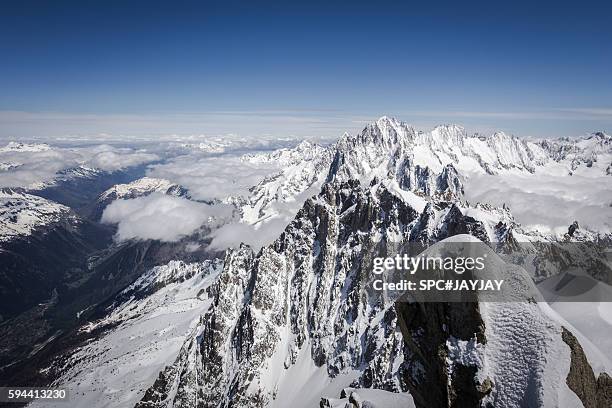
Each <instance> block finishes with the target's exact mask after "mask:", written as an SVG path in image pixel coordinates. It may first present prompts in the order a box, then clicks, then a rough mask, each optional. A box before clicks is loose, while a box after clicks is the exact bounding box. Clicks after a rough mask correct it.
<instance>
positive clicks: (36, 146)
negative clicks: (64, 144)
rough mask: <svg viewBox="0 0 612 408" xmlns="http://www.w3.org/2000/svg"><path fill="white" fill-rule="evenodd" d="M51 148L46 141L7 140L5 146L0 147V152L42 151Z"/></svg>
mask: <svg viewBox="0 0 612 408" xmlns="http://www.w3.org/2000/svg"><path fill="white" fill-rule="evenodd" d="M47 150H51V146H49V145H48V144H46V143H21V142H9V143H8V144H7V145H6V146H2V147H0V153H4V152H44V151H47Z"/></svg>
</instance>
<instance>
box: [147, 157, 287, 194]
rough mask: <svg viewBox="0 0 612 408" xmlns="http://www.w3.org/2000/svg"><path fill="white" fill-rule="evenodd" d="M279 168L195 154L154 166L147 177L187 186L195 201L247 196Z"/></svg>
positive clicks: (235, 158)
mask: <svg viewBox="0 0 612 408" xmlns="http://www.w3.org/2000/svg"><path fill="white" fill-rule="evenodd" d="M277 168H278V167H277V166H275V165H273V164H254V163H248V162H244V161H242V160H240V156H239V155H223V156H219V157H211V156H210V155H205V154H196V153H194V154H190V155H183V156H180V157H177V158H174V159H171V160H169V161H168V162H167V163H164V164H160V165H155V166H152V167H151V170H150V171H149V173H148V175H149V176H150V177H156V178H164V179H167V180H170V181H172V182H174V183H177V184H180V185H182V186H184V187H186V188H187V189H189V193H190V194H191V196H192V197H193V198H195V199H199V200H212V199H223V198H226V197H228V196H239V195H242V196H245V195H248V189H249V188H250V187H252V186H254V185H256V184H257V183H259V181H261V180H262V179H263V178H264V177H265V176H266V175H268V174H271V173H272V172H273V171H274V170H276V169H277Z"/></svg>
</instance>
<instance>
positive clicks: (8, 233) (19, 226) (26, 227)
mask: <svg viewBox="0 0 612 408" xmlns="http://www.w3.org/2000/svg"><path fill="white" fill-rule="evenodd" d="M69 212H70V208H68V207H66V206H64V205H61V204H58V203H56V202H53V201H50V200H47V199H44V198H42V197H38V196H35V195H32V194H28V193H26V192H25V191H23V190H21V189H10V188H4V189H0V242H3V241H9V240H11V239H13V238H15V237H18V236H28V235H31V234H32V232H33V231H34V230H35V229H37V228H40V227H43V226H45V225H49V224H52V223H55V222H58V221H59V220H60V219H61V218H62V217H63V216H64V215H66V214H68V213H69Z"/></svg>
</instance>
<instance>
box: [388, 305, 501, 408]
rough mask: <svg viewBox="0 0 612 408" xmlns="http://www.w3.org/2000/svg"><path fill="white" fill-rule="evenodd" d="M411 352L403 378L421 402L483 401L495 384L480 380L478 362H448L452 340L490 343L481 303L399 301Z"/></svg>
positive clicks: (474, 404)
mask: <svg viewBox="0 0 612 408" xmlns="http://www.w3.org/2000/svg"><path fill="white" fill-rule="evenodd" d="M396 310H397V312H398V316H399V319H398V323H399V327H400V329H401V331H402V335H403V338H404V341H405V342H406V345H407V346H408V349H409V351H410V357H409V358H408V359H407V361H406V362H405V364H407V365H408V368H407V370H406V371H405V373H406V374H407V375H406V377H405V378H404V381H405V383H406V384H407V386H408V388H409V390H410V393H411V395H412V396H413V398H414V402H415V404H416V406H417V407H431V408H438V407H440V408H447V407H478V406H479V405H480V399H481V398H482V397H484V396H485V395H486V394H487V393H488V392H489V391H490V389H491V384H490V382H486V383H485V382H483V384H478V383H477V382H476V381H475V374H476V370H477V367H474V366H469V365H462V364H459V363H454V365H453V366H452V367H448V364H447V357H448V351H447V340H448V339H449V338H450V337H452V338H455V339H458V340H465V341H470V340H475V341H476V342H477V343H479V344H485V343H486V339H485V336H484V331H485V328H484V322H483V321H482V318H481V316H480V311H479V307H478V303H477V302H474V303H410V302H404V301H400V302H397V303H396Z"/></svg>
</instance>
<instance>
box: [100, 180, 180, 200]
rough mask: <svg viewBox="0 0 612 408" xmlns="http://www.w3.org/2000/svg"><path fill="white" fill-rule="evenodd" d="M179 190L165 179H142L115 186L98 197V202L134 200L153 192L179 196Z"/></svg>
mask: <svg viewBox="0 0 612 408" xmlns="http://www.w3.org/2000/svg"><path fill="white" fill-rule="evenodd" d="M180 191H181V188H180V186H179V185H178V184H175V183H172V182H170V181H168V180H166V179H159V178H153V177H143V178H140V179H138V180H135V181H132V182H131V183H127V184H116V185H114V186H113V187H111V188H109V189H108V190H106V191H105V192H104V193H102V194H101V195H100V200H106V199H108V198H111V199H113V200H116V199H121V198H136V197H141V196H143V195H147V194H150V193H153V192H160V193H164V194H169V195H180V194H178V193H180Z"/></svg>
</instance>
